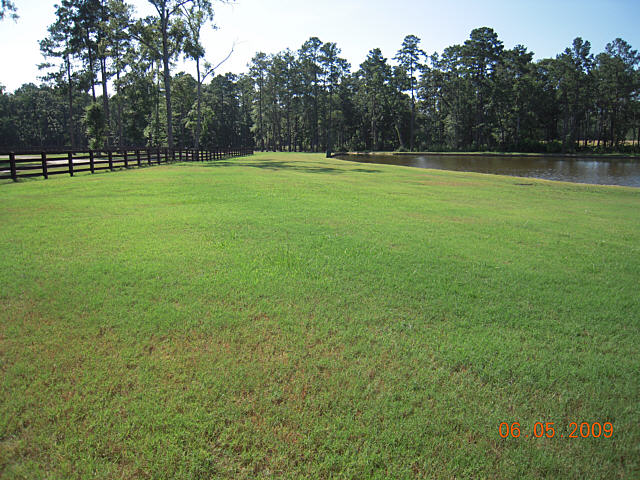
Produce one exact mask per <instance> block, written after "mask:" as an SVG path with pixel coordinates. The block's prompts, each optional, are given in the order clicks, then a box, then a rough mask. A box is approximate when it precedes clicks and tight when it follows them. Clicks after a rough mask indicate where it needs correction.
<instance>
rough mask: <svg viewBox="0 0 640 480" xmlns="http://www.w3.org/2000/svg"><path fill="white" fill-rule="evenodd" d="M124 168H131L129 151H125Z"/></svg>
mask: <svg viewBox="0 0 640 480" xmlns="http://www.w3.org/2000/svg"><path fill="white" fill-rule="evenodd" d="M124 168H129V158H128V157H127V151H126V150H125V151H124Z"/></svg>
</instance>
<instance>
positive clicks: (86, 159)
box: [0, 147, 253, 182]
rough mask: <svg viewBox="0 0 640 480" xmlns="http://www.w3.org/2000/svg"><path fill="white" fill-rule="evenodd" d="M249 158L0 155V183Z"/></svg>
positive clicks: (246, 151)
mask: <svg viewBox="0 0 640 480" xmlns="http://www.w3.org/2000/svg"><path fill="white" fill-rule="evenodd" d="M247 155H253V149H252V148H245V147H242V148H226V149H213V150H169V149H166V148H164V149H162V148H147V149H109V150H60V151H46V152H44V151H22V152H20V151H16V152H0V180H8V179H11V180H13V181H14V182H17V181H18V179H19V178H29V177H44V178H45V179H46V178H49V176H50V175H71V176H72V177H73V175H74V174H76V173H80V172H91V173H95V172H98V171H101V170H111V171H113V170H117V169H121V168H125V169H126V168H134V167H145V166H151V165H161V164H163V163H173V162H211V161H214V160H224V159H227V158H234V157H244V156H247Z"/></svg>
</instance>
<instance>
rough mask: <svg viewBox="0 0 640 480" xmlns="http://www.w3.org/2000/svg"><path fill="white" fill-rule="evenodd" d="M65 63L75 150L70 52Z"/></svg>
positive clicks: (70, 130)
mask: <svg viewBox="0 0 640 480" xmlns="http://www.w3.org/2000/svg"><path fill="white" fill-rule="evenodd" d="M65 63H66V64H67V65H66V66H67V80H68V82H69V88H68V96H69V141H70V142H71V149H72V150H74V149H75V148H76V140H75V135H74V130H75V129H74V125H73V85H72V83H71V81H72V79H71V59H70V58H69V54H68V53H67V56H66V57H65Z"/></svg>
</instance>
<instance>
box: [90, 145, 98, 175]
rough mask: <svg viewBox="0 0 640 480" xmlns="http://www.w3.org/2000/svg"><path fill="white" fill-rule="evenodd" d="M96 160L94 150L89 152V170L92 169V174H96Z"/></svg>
mask: <svg viewBox="0 0 640 480" xmlns="http://www.w3.org/2000/svg"><path fill="white" fill-rule="evenodd" d="M95 161H96V159H95V157H94V154H93V150H89V168H90V169H91V173H96V163H95Z"/></svg>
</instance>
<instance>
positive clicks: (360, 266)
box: [0, 154, 640, 479]
mask: <svg viewBox="0 0 640 480" xmlns="http://www.w3.org/2000/svg"><path fill="white" fill-rule="evenodd" d="M521 183H523V182H522V181H521V179H514V178H509V177H497V176H486V175H480V174H465V173H450V172H443V171H429V170H420V169H410V168H402V167H390V166H379V165H362V164H356V163H350V162H340V161H337V160H325V159H323V158H322V157H321V156H314V155H296V154H290V155H287V154H279V155H276V154H260V155H256V156H255V157H253V158H250V159H246V158H242V159H236V160H232V161H225V162H219V163H216V164H204V165H202V164H198V165H170V166H162V167H156V168H152V169H141V170H132V171H123V172H118V173H106V174H100V175H95V176H89V175H80V176H77V177H75V178H68V177H60V178H56V179H52V180H48V181H40V180H36V181H27V182H20V183H17V184H11V183H9V184H5V185H0V205H1V207H0V225H2V227H1V228H0V249H1V251H2V256H1V257H0V259H1V260H0V284H1V285H2V287H1V298H0V302H1V304H2V308H1V309H0V369H1V372H2V375H1V379H2V389H1V390H0V477H2V478H22V477H24V478H60V479H62V478H88V477H94V476H95V478H262V477H268V476H270V475H272V476H273V475H275V476H276V477H285V478H302V477H316V478H330V477H336V478H337V477H340V478H452V477H456V478H471V477H473V478H482V477H491V478H633V477H637V476H638V475H639V474H640V463H639V462H640V429H639V428H638V425H639V424H640V403H639V402H640V378H639V376H640V374H639V372H640V357H639V353H638V350H639V347H638V345H640V329H639V326H640V320H639V318H640V296H639V295H638V283H639V280H640V190H637V189H631V188H616V187H600V186H583V185H572V184H563V183H553V182H546V181H536V180H530V179H527V182H526V183H528V184H529V183H531V184H533V185H518V184H521ZM583 421H584V422H590V423H593V422H600V423H604V422H612V423H613V425H614V435H613V438H603V437H601V438H586V439H583V438H577V439H569V438H567V437H568V435H569V433H571V432H570V429H569V424H570V422H583ZM501 422H509V423H511V422H519V423H520V424H521V425H522V428H523V434H522V437H520V438H517V439H516V438H508V439H502V438H500V436H499V435H498V426H499V424H500V423H501ZM535 422H555V429H556V436H555V438H533V436H532V435H531V433H532V428H533V425H534V423H535ZM525 434H529V435H530V436H529V438H525V437H524V435H525ZM560 435H564V437H562V438H560Z"/></svg>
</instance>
